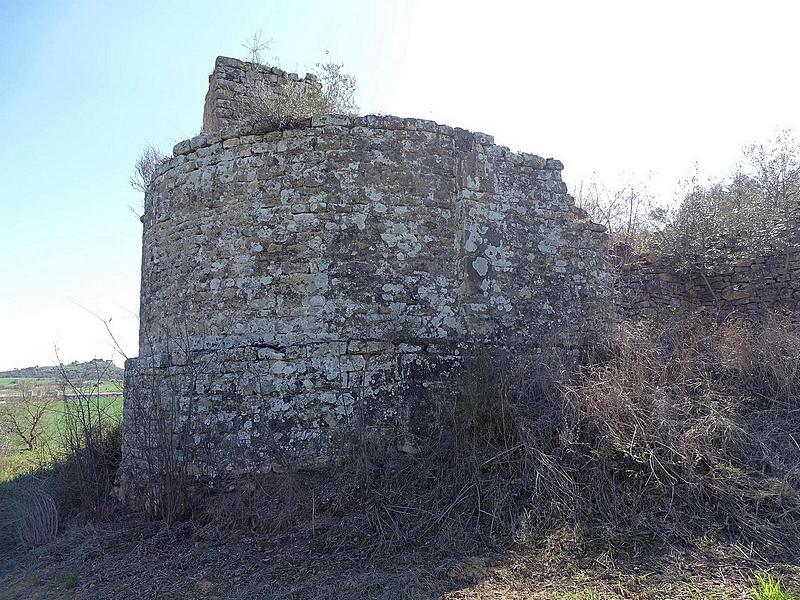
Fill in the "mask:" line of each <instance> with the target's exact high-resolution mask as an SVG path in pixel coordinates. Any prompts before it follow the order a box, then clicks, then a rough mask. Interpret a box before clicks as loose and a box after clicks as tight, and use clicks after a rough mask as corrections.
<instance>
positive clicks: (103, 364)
mask: <svg viewBox="0 0 800 600" xmlns="http://www.w3.org/2000/svg"><path fill="white" fill-rule="evenodd" d="M64 370H65V371H66V373H67V376H68V377H69V378H70V379H74V380H76V381H93V380H96V379H103V380H106V381H107V380H110V379H122V373H123V370H122V369H120V368H119V367H118V366H117V365H115V364H114V363H113V362H111V361H110V360H103V359H101V358H95V359H93V360H89V361H86V362H78V361H75V362H72V363H70V364H68V365H64ZM0 377H25V378H28V377H39V378H47V379H58V378H60V377H61V370H60V367H58V366H55V365H53V366H46V367H38V366H37V367H25V368H23V369H12V370H11V371H0Z"/></svg>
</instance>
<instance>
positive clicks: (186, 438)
mask: <svg viewBox="0 0 800 600" xmlns="http://www.w3.org/2000/svg"><path fill="white" fill-rule="evenodd" d="M287 79H293V80H295V81H300V82H310V84H311V85H317V84H316V82H315V81H314V80H313V79H303V80H300V79H299V78H297V77H296V76H294V75H287V74H285V73H283V72H280V71H276V70H267V69H264V68H263V67H260V66H258V65H253V64H251V63H242V62H240V61H235V60H233V59H227V58H219V59H218V60H217V64H216V68H215V71H214V73H213V74H212V75H211V77H210V82H211V85H210V89H209V95H208V96H207V99H206V111H205V119H204V121H205V123H206V128H207V129H210V128H211V127H215V126H216V125H217V124H220V123H222V124H223V125H221V127H222V128H221V129H219V130H209V131H206V132H204V133H203V134H201V135H199V136H197V137H195V138H193V139H191V140H188V141H185V142H182V143H180V144H178V145H177V146H176V147H175V149H174V155H173V157H172V158H171V159H169V160H168V161H167V162H166V163H165V164H163V165H162V166H161V167H160V168H159V170H158V172H157V175H156V177H155V179H154V181H153V183H152V186H151V188H150V190H149V191H148V193H147V195H146V199H145V213H144V216H143V218H142V221H143V224H144V234H143V247H142V286H141V315H140V316H141V331H140V346H139V357H138V358H134V359H131V360H129V361H128V362H127V363H126V382H125V413H124V424H125V425H124V427H125V431H124V452H123V454H124V456H123V465H122V467H121V471H120V473H121V474H120V481H121V482H122V484H121V485H122V488H123V490H122V492H123V494H127V495H129V494H130V493H131V492H130V490H131V489H133V486H131V485H129V483H126V482H132V481H134V480H137V481H141V479H142V477H145V476H146V475H143V474H146V473H148V472H152V471H153V463H157V464H165V462H169V460H173V461H174V460H175V459H178V460H179V462H180V464H182V465H184V466H185V469H186V472H187V473H190V474H191V475H192V476H196V477H198V478H199V479H204V480H207V481H213V480H214V479H216V478H217V477H219V476H224V475H226V474H228V475H235V474H240V473H243V472H267V471H274V470H287V469H297V468H306V467H312V466H320V465H324V464H327V463H329V462H330V461H331V460H332V459H334V458H336V457H338V456H341V455H342V453H344V452H346V451H347V449H348V448H349V447H350V446H351V445H352V442H353V440H354V439H363V437H364V436H365V435H369V436H370V437H371V438H372V439H376V440H379V441H381V442H382V443H384V444H386V445H389V444H392V445H397V446H398V447H400V448H401V449H403V448H405V449H409V448H410V447H413V445H414V440H415V439H416V438H415V436H418V435H421V434H423V433H424V432H425V431H428V430H429V429H430V426H431V423H432V418H431V415H433V414H434V413H435V404H436V403H435V400H436V398H437V397H439V396H440V395H441V394H444V393H447V389H448V382H449V381H451V380H452V376H453V373H454V370H455V369H457V368H458V367H459V365H461V364H462V362H463V359H464V357H465V356H469V355H471V354H475V353H480V352H485V351H487V350H488V351H502V352H505V353H515V354H525V355H535V354H537V353H541V352H549V351H552V350H553V349H555V348H559V349H566V350H578V349H580V348H582V347H584V346H585V345H586V344H587V342H588V341H589V340H590V338H591V336H592V335H593V331H594V324H595V322H596V320H597V318H598V317H599V315H600V314H601V313H602V312H603V309H604V307H605V306H606V303H607V302H608V300H607V298H606V297H605V295H604V293H603V290H604V289H605V285H604V279H605V276H606V269H605V252H604V248H605V243H604V237H605V233H604V228H603V227H601V226H598V225H595V224H593V223H591V222H590V221H588V220H587V218H586V215H585V214H584V213H583V212H582V211H580V210H579V209H577V208H576V207H575V205H574V203H573V201H572V199H571V198H570V197H569V196H568V195H567V193H566V186H565V184H564V183H563V182H562V181H561V176H560V171H561V169H562V164H561V163H560V162H559V161H557V160H553V159H544V158H540V157H538V156H534V155H530V154H516V153H512V152H510V151H509V150H508V149H507V148H504V147H502V146H497V145H495V144H494V142H493V139H492V138H491V137H490V136H488V135H485V134H482V133H471V132H468V131H465V130H463V129H454V128H451V127H447V126H443V125H437V124H436V123H434V122H431V121H423V120H418V119H401V118H397V117H378V116H366V117H342V116H334V115H326V116H319V117H314V118H313V119H311V120H310V121H308V122H305V123H302V124H300V125H299V126H297V127H296V128H293V129H289V130H285V131H268V132H264V131H263V130H262V131H259V130H258V129H255V128H253V127H252V126H249V125H246V124H242V123H238V124H237V123H236V122H234V121H235V120H234V119H232V117H231V115H234V114H236V111H235V110H234V109H232V108H231V107H232V106H233V105H234V104H235V102H236V98H237V97H239V96H240V95H241V94H242V93H243V89H244V88H246V86H247V85H250V84H251V83H252V82H253V81H262V82H263V81H268V82H273V83H275V84H276V85H279V84H280V83H281V81H284V80H287ZM217 113H218V114H217ZM226 119H227V120H226ZM145 466H146V467H147V468H145Z"/></svg>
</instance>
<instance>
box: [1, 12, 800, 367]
mask: <svg viewBox="0 0 800 600" xmlns="http://www.w3.org/2000/svg"><path fill="white" fill-rule="evenodd" d="M799 22H800V8H798V5H797V4H796V3H794V2H768V1H763V0H762V1H760V2H757V3H756V2H735V1H733V2H732V1H727V2H712V1H702V2H700V1H693V2H676V1H670V2H667V1H664V2H660V3H656V2H641V1H636V2H621V1H620V2H615V1H613V0H609V1H606V2H597V1H591V2H577V1H576V2H570V1H559V2H554V1H553V0H547V1H545V2H538V1H524V2H518V3H517V2H513V3H511V2H509V3H506V2H501V1H497V0H495V1H493V2H486V1H484V2H474V3H473V2H469V1H466V0H460V1H454V2H444V1H441V2H440V1H437V0H427V1H425V0H420V1H414V2H400V1H394V0H392V1H388V0H387V1H382V0H355V1H352V2H346V1H338V2H337V1H330V0H329V1H303V0H292V1H288V0H285V1H282V2H275V1H267V0H262V1H251V2H248V1H239V0H237V1H236V2H222V1H220V2H203V1H198V0H194V1H191V2H170V1H166V2H164V1H160V2H148V1H142V2H135V3H134V2H128V3H122V2H99V1H97V2H67V1H59V2H43V1H22V0H19V1H16V0H0V132H1V133H2V135H3V143H2V144H0V370H1V369H9V368H14V367H24V366H29V365H36V364H39V365H42V364H52V363H53V362H54V361H55V354H54V347H56V346H57V347H58V349H59V353H60V356H61V358H62V359H63V360H65V361H72V360H76V359H79V360H85V359H89V358H93V357H103V358H112V357H114V358H115V360H117V362H120V360H119V359H120V357H119V356H118V355H117V356H114V353H113V348H112V344H111V341H110V340H109V339H108V336H107V334H106V332H105V330H104V328H103V326H102V324H101V323H100V322H99V321H98V320H97V319H96V318H95V317H93V316H92V315H91V314H90V312H89V311H92V312H95V313H97V314H98V315H101V316H103V317H104V318H111V319H112V321H111V326H112V328H113V330H114V332H115V334H116V335H117V337H118V338H119V340H120V342H121V343H122V345H123V347H124V349H125V352H126V353H127V354H128V355H129V356H135V355H136V354H137V349H136V332H137V327H138V324H137V320H136V313H137V311H138V308H139V267H140V264H139V261H140V241H141V224H140V223H139V221H138V219H137V218H136V216H134V214H133V213H132V212H131V210H130V209H129V206H136V205H137V204H138V203H139V202H140V196H139V194H138V193H137V192H135V191H134V190H132V189H131V188H130V186H129V184H128V181H129V179H130V175H131V171H132V165H133V163H134V161H135V159H136V157H137V156H138V154H139V152H140V150H141V149H142V147H143V146H144V145H145V144H148V143H151V144H154V145H155V146H157V147H160V148H161V149H162V150H163V151H166V152H169V151H171V148H172V146H173V144H175V143H176V142H178V141H180V140H182V139H185V138H189V137H192V136H194V135H196V134H197V133H198V132H199V130H200V126H201V120H202V108H203V99H204V95H205V91H206V87H207V76H208V74H209V72H210V71H211V69H212V68H213V64H214V58H215V57H216V56H217V55H227V56H235V57H244V55H245V54H246V50H245V49H244V48H243V47H242V45H241V44H242V43H243V42H245V41H246V40H247V38H248V37H249V36H250V35H251V34H252V33H253V32H254V31H255V30H257V29H261V30H262V35H263V37H264V38H272V39H273V40H274V46H273V48H272V51H271V52H270V55H272V56H274V55H277V56H278V58H279V64H280V65H281V66H282V67H283V68H285V69H288V70H293V71H299V72H300V73H301V74H302V73H304V72H305V71H306V70H307V69H308V68H311V67H312V66H313V64H314V63H315V62H317V61H318V60H320V59H321V58H323V57H324V52H325V50H330V52H331V54H332V56H333V58H335V59H336V60H338V61H342V62H344V63H345V65H346V67H347V69H348V71H349V72H351V73H353V74H354V75H355V76H356V77H357V79H358V82H359V98H358V100H359V103H360V105H361V108H362V112H366V113H369V112H381V113H385V114H396V115H400V116H417V117H423V118H430V119H434V120H437V121H439V122H440V123H446V124H448V125H452V126H460V127H465V128H467V129H472V130H477V131H484V132H486V133H490V134H492V135H494V136H495V138H496V141H497V142H498V143H501V144H504V145H507V146H510V147H511V148H513V149H516V150H525V151H529V152H533V153H536V154H540V155H543V156H554V157H557V158H560V159H561V160H562V161H563V162H564V163H565V165H566V170H565V172H564V176H565V178H566V179H567V182H568V183H570V184H571V185H575V184H576V183H577V182H579V181H580V180H581V179H584V178H587V177H589V176H590V175H591V174H592V173H593V172H597V173H598V174H599V176H600V177H601V178H602V179H604V180H606V181H611V182H613V181H615V180H617V179H618V178H620V177H621V176H625V177H627V176H633V177H645V176H646V174H647V173H650V172H652V173H653V185H654V187H655V189H656V191H658V192H659V193H661V194H662V195H664V196H667V195H669V194H670V193H671V190H672V189H674V183H675V181H676V180H677V179H678V178H679V177H681V176H684V175H685V174H687V173H688V172H689V170H690V168H691V165H692V163H693V162H695V161H697V162H699V163H700V165H701V166H702V168H703V170H704V171H705V172H707V173H710V174H720V175H722V174H724V173H725V172H727V171H728V170H729V169H730V167H731V166H732V165H733V164H734V163H735V161H736V160H737V158H738V157H739V154H740V151H741V148H742V146H743V145H745V144H746V143H748V142H751V141H755V140H758V139H763V138H765V137H769V136H770V135H772V134H773V133H774V132H775V130H776V128H784V127H791V128H793V129H794V130H795V131H796V132H798V131H800V78H798V77H797V59H798V49H797V24H798V23H799ZM623 174H625V175H623Z"/></svg>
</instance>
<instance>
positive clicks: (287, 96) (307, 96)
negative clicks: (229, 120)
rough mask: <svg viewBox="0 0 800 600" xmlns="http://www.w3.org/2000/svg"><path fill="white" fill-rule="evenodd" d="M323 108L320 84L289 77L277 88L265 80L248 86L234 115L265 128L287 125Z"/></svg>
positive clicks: (295, 122) (317, 112) (324, 102)
mask: <svg viewBox="0 0 800 600" xmlns="http://www.w3.org/2000/svg"><path fill="white" fill-rule="evenodd" d="M326 112H329V106H328V103H327V101H326V99H325V96H324V95H323V94H322V90H321V88H319V87H316V86H313V85H307V84H305V83H299V82H295V81H289V82H287V83H286V84H284V85H283V87H282V88H281V90H280V92H276V91H275V90H274V88H273V87H272V86H270V85H268V84H266V83H259V84H257V85H254V86H252V87H251V88H249V89H248V91H247V93H246V94H245V96H244V98H243V101H242V106H241V114H239V115H238V116H239V118H241V119H242V120H243V121H247V122H253V123H255V124H256V125H258V126H260V127H264V128H266V129H287V128H290V127H294V126H295V125H296V124H297V123H298V122H299V121H302V120H304V119H310V118H311V117H313V116H314V115H319V114H324V113H326Z"/></svg>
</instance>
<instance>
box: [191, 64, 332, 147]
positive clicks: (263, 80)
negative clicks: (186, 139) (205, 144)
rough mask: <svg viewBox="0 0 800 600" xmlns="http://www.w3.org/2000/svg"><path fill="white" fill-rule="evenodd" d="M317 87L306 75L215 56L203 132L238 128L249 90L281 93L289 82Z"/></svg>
mask: <svg viewBox="0 0 800 600" xmlns="http://www.w3.org/2000/svg"><path fill="white" fill-rule="evenodd" d="M290 82H291V83H296V84H298V85H308V86H314V87H315V88H317V89H319V88H320V83H319V81H318V80H317V78H316V77H315V76H314V75H312V74H311V73H308V74H306V75H305V77H300V76H298V75H297V74H296V73H287V72H286V71H283V70H281V69H278V68H277V67H268V66H265V65H261V64H258V63H253V62H246V61H242V60H237V59H235V58H228V57H226V56H219V57H217V60H216V63H215V64H214V71H213V72H212V73H211V75H209V76H208V93H207V94H206V102H205V107H204V109H203V133H214V132H218V131H222V130H224V129H228V128H230V127H237V126H239V125H241V123H242V121H243V120H246V119H247V116H246V115H247V107H246V105H245V98H246V97H247V94H248V91H249V90H252V89H254V88H255V87H258V88H259V93H260V94H266V93H269V92H272V93H274V94H276V95H278V94H282V93H283V87H284V86H285V85H286V84H288V83H290Z"/></svg>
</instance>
